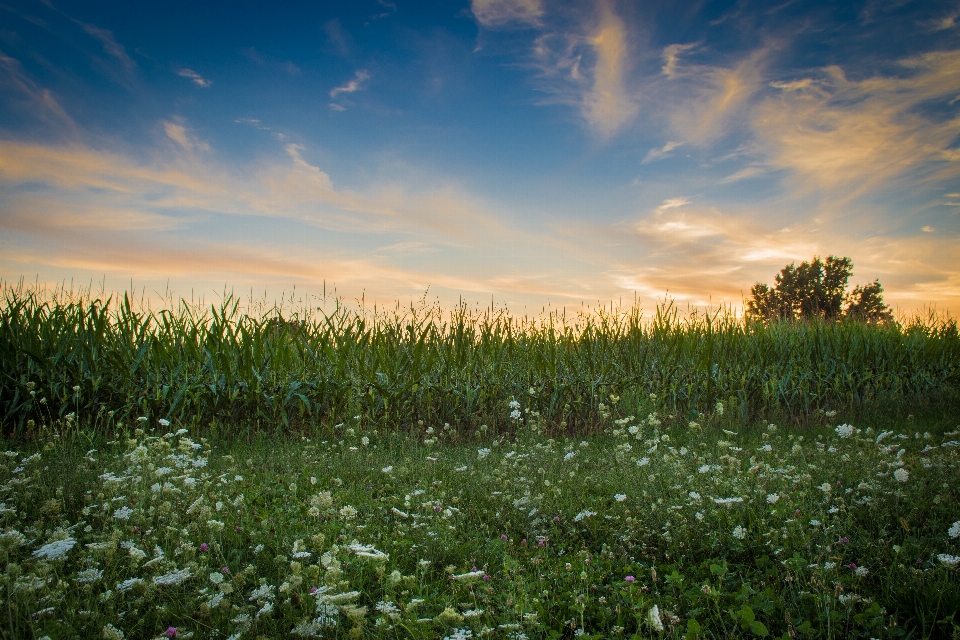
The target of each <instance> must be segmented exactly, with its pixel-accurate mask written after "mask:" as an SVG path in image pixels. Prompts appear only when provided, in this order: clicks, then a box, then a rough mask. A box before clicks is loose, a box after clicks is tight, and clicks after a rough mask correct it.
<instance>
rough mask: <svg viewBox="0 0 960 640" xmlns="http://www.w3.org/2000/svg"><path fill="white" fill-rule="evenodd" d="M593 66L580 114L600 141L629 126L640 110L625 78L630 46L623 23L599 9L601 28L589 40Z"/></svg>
mask: <svg viewBox="0 0 960 640" xmlns="http://www.w3.org/2000/svg"><path fill="white" fill-rule="evenodd" d="M589 43H590V45H591V46H592V47H593V51H594V55H595V56H596V63H595V64H594V67H593V82H592V85H591V87H590V89H589V91H587V93H586V95H584V97H583V106H582V111H583V115H584V118H586V120H587V122H588V123H589V124H590V127H591V128H592V129H593V130H594V131H596V132H597V133H599V135H600V136H601V137H602V138H609V137H610V136H611V135H613V134H614V133H616V132H617V131H619V130H620V129H622V128H623V127H624V126H625V125H627V124H629V123H630V122H631V121H633V119H634V118H635V117H636V116H637V113H638V112H639V110H640V107H639V104H638V103H637V100H636V98H635V97H634V95H633V92H632V91H630V90H629V89H628V88H627V84H626V76H627V73H628V72H629V70H630V67H631V62H632V61H631V56H630V42H629V38H628V36H627V30H626V27H625V25H624V23H623V20H621V19H620V17H619V16H617V15H616V14H615V13H614V12H613V9H612V8H611V7H610V6H609V5H607V4H604V5H602V8H601V18H600V24H599V26H598V27H597V29H596V30H595V31H594V32H593V34H592V35H591V37H590V39H589Z"/></svg>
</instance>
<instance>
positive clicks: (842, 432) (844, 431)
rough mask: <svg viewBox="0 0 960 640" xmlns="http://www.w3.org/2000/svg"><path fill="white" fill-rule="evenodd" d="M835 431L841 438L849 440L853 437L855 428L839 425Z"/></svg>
mask: <svg viewBox="0 0 960 640" xmlns="http://www.w3.org/2000/svg"><path fill="white" fill-rule="evenodd" d="M834 431H836V432H837V435H838V436H840V437H841V438H849V437H850V436H852V435H853V427H852V426H851V425H849V424H841V425H838V426H837V428H836V429H834Z"/></svg>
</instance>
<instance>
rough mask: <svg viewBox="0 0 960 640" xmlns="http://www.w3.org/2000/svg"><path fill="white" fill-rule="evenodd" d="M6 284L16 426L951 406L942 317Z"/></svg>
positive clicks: (241, 425)
mask: <svg viewBox="0 0 960 640" xmlns="http://www.w3.org/2000/svg"><path fill="white" fill-rule="evenodd" d="M2 294H3V295H2V297H3V300H4V303H3V305H2V307H0V372H2V374H0V415H2V417H3V419H2V428H3V429H4V430H5V433H6V434H7V435H8V436H10V435H14V436H18V437H19V436H27V437H29V436H30V432H31V429H33V428H35V427H36V425H43V424H51V423H52V422H53V421H54V420H58V419H63V418H65V417H66V416H67V415H69V414H74V415H82V416H84V417H85V419H86V420H87V421H88V423H89V424H88V425H87V427H88V428H90V429H95V430H98V431H99V432H101V433H109V432H110V431H111V430H112V429H113V428H114V427H115V425H116V424H118V423H120V422H126V423H128V424H129V423H130V421H131V420H133V419H134V418H136V417H138V416H141V415H146V416H149V417H151V418H153V419H158V418H164V419H167V420H173V421H176V422H178V423H180V424H187V425H189V426H191V428H194V429H199V428H201V427H202V428H203V429H207V428H208V427H209V426H210V425H213V427H212V428H213V429H214V430H215V432H216V433H218V434H220V435H225V434H228V433H229V434H230V435H242V436H245V437H250V436H251V435H253V434H255V433H258V432H260V431H264V430H267V431H271V432H274V431H280V432H284V433H291V432H295V431H303V432H306V431H309V430H311V429H315V428H319V427H321V426H322V425H332V424H337V423H339V422H342V421H343V420H345V419H346V418H349V417H351V416H354V415H361V416H363V417H364V419H365V420H367V421H370V422H375V423H377V424H378V425H380V426H381V428H383V429H387V430H394V431H411V430H413V429H414V428H415V427H416V425H417V423H418V422H419V421H424V422H427V423H431V424H443V423H447V422H448V423H450V424H452V425H455V426H456V427H457V428H458V429H462V430H466V431H473V430H475V429H476V428H477V427H478V426H479V425H481V424H488V425H491V426H497V427H506V426H508V421H507V420H506V419H505V412H504V411H503V407H504V402H505V400H504V398H509V397H516V398H518V399H521V400H522V401H523V402H524V404H525V406H529V407H530V408H531V409H533V410H536V411H537V412H538V413H539V414H540V415H541V416H542V417H543V419H544V420H545V421H546V423H547V424H548V425H549V428H550V429H551V432H557V433H567V434H568V435H571V436H572V435H576V434H582V433H589V432H591V431H592V430H594V429H596V428H598V426H599V425H600V424H601V418H600V412H601V409H600V404H601V403H602V402H603V400H604V398H606V397H608V396H609V395H610V394H614V395H617V396H621V397H623V398H624V401H627V402H638V401H641V400H642V399H643V398H645V397H646V396H647V395H648V394H650V393H655V394H657V396H658V397H659V398H660V403H661V405H662V407H663V408H664V409H665V410H667V411H668V412H671V413H676V414H678V415H680V416H682V417H683V418H685V419H688V420H696V419H698V416H699V415H700V414H701V413H704V412H708V411H709V410H710V408H711V407H713V406H714V405H715V404H716V403H717V402H723V403H724V404H725V405H726V406H727V409H728V412H732V413H734V414H736V415H738V416H739V417H740V419H741V420H743V421H747V422H749V421H754V420H766V421H776V422H782V423H784V424H786V423H787V422H791V421H793V422H796V423H805V422H808V421H809V420H810V419H811V418H816V416H818V415H820V414H821V413H822V412H823V411H828V410H836V411H840V410H842V411H844V412H845V413H846V414H849V415H857V416H858V417H860V416H866V415H869V414H870V412H871V411H872V412H874V413H876V412H877V410H879V412H880V413H881V414H885V413H889V412H891V411H895V412H899V413H900V414H902V415H903V417H905V416H906V415H907V414H908V413H915V414H916V413H918V412H920V411H924V410H925V409H924V407H925V406H926V407H933V410H934V411H935V412H936V411H942V410H944V408H952V407H957V406H958V405H960V403H958V402H957V400H958V394H957V389H958V383H960V333H958V330H957V325H956V322H954V321H953V320H952V319H949V318H943V317H937V316H934V315H931V316H928V317H926V318H914V319H912V320H909V321H905V322H903V323H894V324H889V325H867V324H862V323H855V322H846V323H826V322H823V323H816V322H815V323H801V324H793V323H777V324H774V325H772V326H765V325H762V324H745V323H744V322H743V321H742V320H741V319H738V318H736V317H734V316H732V315H730V314H729V313H724V312H722V311H721V312H717V313H714V314H704V313H693V314H691V315H689V316H685V317H681V315H680V314H679V312H678V310H677V309H676V308H675V307H674V306H672V305H671V304H666V305H661V306H659V307H658V308H657V309H656V310H655V313H654V314H653V315H652V317H647V318H644V316H643V314H642V312H641V309H639V308H637V307H634V308H631V309H628V310H625V311H623V310H616V309H611V310H608V311H604V310H599V311H595V312H590V313H583V314H578V315H576V316H575V317H567V316H565V315H562V314H557V313H553V314H548V315H546V316H543V317H538V318H533V319H531V318H516V317H512V316H510V315H509V314H507V313H506V312H505V311H497V310H492V309H488V310H486V311H471V310H470V309H468V308H467V307H466V306H461V307H459V308H457V309H455V310H453V311H452V312H450V313H449V314H444V313H443V312H442V311H441V310H440V309H438V308H431V307H425V306H421V307H411V308H410V309H409V310H407V311H401V310H400V309H399V308H397V309H396V310H395V311H393V312H389V313H384V312H377V311H376V310H375V311H374V312H372V313H366V312H364V311H363V310H357V309H353V310H351V309H348V308H347V307H345V306H342V305H340V304H339V303H338V304H337V305H336V306H335V308H333V309H332V310H330V311H329V312H327V313H324V312H323V311H322V310H318V309H317V308H313V309H309V308H304V309H301V310H299V311H294V312H292V313H290V314H288V317H287V318H286V319H285V318H284V316H283V310H282V309H276V308H275V309H272V310H267V311H266V312H262V309H261V313H259V314H254V315H248V314H245V313H241V311H240V308H239V301H238V300H237V299H235V298H231V297H229V296H228V297H227V298H226V300H225V302H224V303H223V304H222V305H220V306H219V307H211V308H209V309H206V310H204V309H197V308H196V307H191V306H190V305H187V304H182V305H180V306H179V307H178V310H177V311H170V310H162V311H159V312H153V311H150V310H149V309H145V308H143V306H142V305H137V304H135V303H134V302H133V301H132V300H131V298H130V297H129V296H124V297H123V299H122V300H116V301H115V300H112V299H107V300H102V299H98V298H91V297H90V296H89V295H84V294H82V293H81V294H77V295H71V294H67V293H64V292H62V291H53V292H46V291H37V290H30V289H26V288H24V287H23V286H16V287H11V286H4V287H3V290H2ZM171 303H172V301H171ZM173 306H175V305H172V304H171V307H173ZM31 425H33V426H31Z"/></svg>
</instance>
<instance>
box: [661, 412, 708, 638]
mask: <svg viewBox="0 0 960 640" xmlns="http://www.w3.org/2000/svg"><path fill="white" fill-rule="evenodd" d="M717 407H719V408H720V411H721V412H722V411H723V405H722V404H720V403H719V402H718V403H717ZM647 622H648V623H649V624H650V626H651V627H653V630H654V631H663V621H662V620H660V608H659V607H658V606H657V605H653V607H651V608H650V611H648V612H647Z"/></svg>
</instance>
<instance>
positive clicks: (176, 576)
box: [153, 569, 193, 587]
mask: <svg viewBox="0 0 960 640" xmlns="http://www.w3.org/2000/svg"><path fill="white" fill-rule="evenodd" d="M192 577H193V575H192V574H191V573H190V569H180V570H179V571H173V572H171V573H166V574H164V575H162V576H157V577H156V578H154V579H153V584H155V585H156V586H158V587H161V586H176V585H178V584H182V583H184V582H186V581H187V580H189V579H190V578H192Z"/></svg>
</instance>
